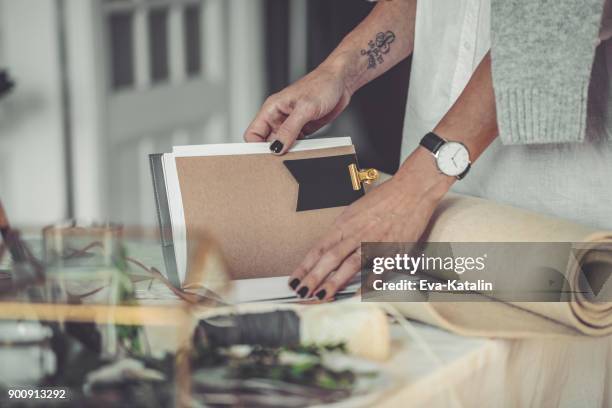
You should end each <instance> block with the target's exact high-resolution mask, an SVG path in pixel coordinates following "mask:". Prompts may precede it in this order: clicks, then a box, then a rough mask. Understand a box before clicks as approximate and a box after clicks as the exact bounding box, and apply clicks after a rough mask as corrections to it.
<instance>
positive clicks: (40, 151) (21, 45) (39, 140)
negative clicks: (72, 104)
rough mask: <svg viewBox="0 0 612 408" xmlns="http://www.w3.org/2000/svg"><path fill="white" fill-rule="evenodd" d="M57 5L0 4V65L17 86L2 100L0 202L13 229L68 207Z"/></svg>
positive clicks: (35, 1)
mask: <svg viewBox="0 0 612 408" xmlns="http://www.w3.org/2000/svg"><path fill="white" fill-rule="evenodd" d="M55 13H56V10H55V3H54V2H53V1H51V0H17V1H15V0H0V41H1V42H2V45H1V46H0V52H2V55H1V56H0V62H1V63H2V65H5V66H7V67H8V68H9V69H10V72H11V74H12V76H13V78H14V79H15V81H16V83H17V86H16V88H15V89H14V91H13V93H12V94H10V95H9V96H8V97H7V98H4V99H3V100H0V199H1V200H2V201H3V203H4V205H5V207H6V210H7V212H8V215H9V217H10V218H11V219H12V220H13V223H15V224H22V225H24V224H27V225H41V224H45V223H50V222H53V221H56V220H57V219H60V218H62V217H63V216H64V212H65V206H66V198H65V197H66V194H65V180H64V179H65V177H64V152H63V142H62V138H63V137H62V125H61V123H62V122H61V103H60V83H59V78H60V74H59V71H58V66H59V64H58V55H59V54H58V49H57V47H58V44H57V40H56V39H57V34H56V16H55Z"/></svg>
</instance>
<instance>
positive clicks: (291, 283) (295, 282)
mask: <svg viewBox="0 0 612 408" xmlns="http://www.w3.org/2000/svg"><path fill="white" fill-rule="evenodd" d="M299 284H300V280H299V279H298V278H295V279H293V280H292V281H291V282H289V286H290V287H291V289H293V290H295V288H297V287H298V285H299Z"/></svg>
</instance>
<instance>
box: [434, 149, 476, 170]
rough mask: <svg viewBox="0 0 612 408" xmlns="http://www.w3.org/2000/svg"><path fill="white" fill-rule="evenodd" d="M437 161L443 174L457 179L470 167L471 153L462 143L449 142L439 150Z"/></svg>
mask: <svg viewBox="0 0 612 408" xmlns="http://www.w3.org/2000/svg"><path fill="white" fill-rule="evenodd" d="M436 161H437V163H438V169H440V171H441V172H442V173H444V174H446V175H447V176H453V177H456V176H458V175H460V174H461V173H463V172H464V171H465V170H466V169H467V168H468V166H469V165H470V153H469V152H468V150H467V148H466V147H465V146H464V145H463V144H461V143H458V142H447V143H444V144H443V145H442V146H440V149H438V153H437V154H436Z"/></svg>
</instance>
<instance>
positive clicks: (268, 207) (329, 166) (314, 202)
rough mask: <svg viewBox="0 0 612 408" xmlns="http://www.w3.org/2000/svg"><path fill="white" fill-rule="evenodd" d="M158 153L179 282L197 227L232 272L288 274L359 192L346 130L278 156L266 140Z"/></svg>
mask: <svg viewBox="0 0 612 408" xmlns="http://www.w3.org/2000/svg"><path fill="white" fill-rule="evenodd" d="M158 156H160V157H161V166H162V168H163V176H164V177H163V179H164V182H163V184H164V185H163V188H164V189H165V191H164V192H163V193H165V196H166V199H167V208H168V212H169V220H170V224H171V235H172V237H171V238H172V244H173V249H174V256H175V259H176V269H177V272H178V278H179V281H180V283H183V282H184V281H185V279H186V273H187V271H188V270H189V267H190V265H189V264H188V259H190V258H189V254H188V251H189V249H188V248H189V245H188V244H187V243H188V242H190V240H191V239H195V238H196V237H197V236H199V235H200V234H202V233H206V234H208V235H210V236H212V237H213V238H214V239H215V240H216V242H217V243H218V244H219V246H220V248H221V251H222V254H223V255H224V258H225V261H226V263H227V266H228V269H229V272H230V275H231V278H232V279H244V278H264V277H277V276H287V275H289V274H290V273H291V272H292V271H293V270H294V269H295V268H296V267H297V266H298V264H299V262H300V261H301V260H302V259H303V257H304V256H305V254H306V252H307V251H308V250H309V249H310V248H311V247H312V246H313V245H314V244H315V243H316V242H317V240H318V239H320V237H321V236H322V235H323V234H324V233H325V232H326V230H327V229H328V228H329V226H330V225H331V224H332V223H333V222H334V220H335V219H336V217H337V216H338V215H339V214H340V213H341V212H342V210H343V208H344V207H345V206H346V205H348V204H350V203H351V202H353V201H354V200H356V199H358V198H359V197H361V196H362V195H363V194H364V190H363V188H359V189H357V190H355V189H354V188H353V186H352V183H351V182H352V181H351V176H350V172H349V169H348V166H349V164H355V165H357V158H356V155H355V149H354V146H353V145H352V143H351V139H350V138H348V137H343V138H326V139H313V140H304V141H299V142H297V143H296V144H295V146H294V147H293V148H292V150H291V151H290V152H289V153H287V154H286V155H284V156H274V155H272V154H271V153H270V151H269V145H268V143H249V144H247V143H235V144H221V145H199V146H178V147H175V148H174V149H173V152H172V153H166V154H163V155H158ZM154 183H155V174H154ZM158 184H159V183H158ZM157 188H158V189H159V188H160V187H159V185H158V186H157ZM156 195H157V200H158V208H160V207H163V206H162V205H160V204H161V203H159V201H160V194H157V192H156ZM162 200H163V194H162ZM161 220H162V215H161V211H160V222H161ZM162 235H163V231H162Z"/></svg>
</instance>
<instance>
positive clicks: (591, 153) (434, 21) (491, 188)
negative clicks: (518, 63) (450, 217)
mask: <svg viewBox="0 0 612 408" xmlns="http://www.w3.org/2000/svg"><path fill="white" fill-rule="evenodd" d="M608 5H609V4H608ZM490 14H491V8H490V0H427V1H418V2H417V13H416V26H415V44H414V54H413V59H412V70H411V74H410V84H409V91H408V101H407V105H406V115H405V120H404V133H403V140H402V155H401V157H402V161H403V160H404V159H405V158H406V157H407V156H408V154H410V152H412V151H413V150H414V149H415V148H416V147H417V146H418V144H419V141H420V139H421V138H422V137H423V136H424V135H425V134H426V133H427V132H430V131H431V130H432V129H434V127H435V126H436V125H437V123H438V122H439V121H440V119H442V117H443V116H444V114H445V113H446V112H447V111H448V110H449V108H450V107H451V106H452V104H453V103H454V102H455V101H456V100H457V98H458V96H459V95H460V94H461V91H463V89H464V88H465V86H466V84H467V83H468V81H469V79H470V77H471V75H472V73H473V72H474V70H475V69H476V67H477V66H478V64H479V63H480V61H481V60H482V58H483V57H484V55H485V54H486V53H487V51H488V50H489V48H490V18H491V16H490ZM605 14H606V13H604V19H603V21H604V24H605V23H606V21H607V20H606V17H605ZM611 21H612V20H611ZM601 39H602V40H604V39H606V35H605V27H604V28H602V37H601ZM598 53H599V54H600V57H602V58H598V60H596V65H597V64H600V66H604V71H606V70H607V72H612V40H608V41H606V42H604V43H603V44H602V45H601V46H600V48H599V49H598ZM605 65H607V67H605ZM610 83H611V86H610V89H609V90H604V91H605V92H612V81H610ZM593 93H596V92H593ZM608 108H610V107H608ZM432 160H433V159H432ZM611 174H612V143H610V142H609V141H608V138H607V137H606V135H601V134H599V135H598V134H597V132H590V133H589V132H588V131H587V140H586V141H585V142H583V143H567V144H544V145H512V146H504V145H502V144H501V141H500V139H499V138H497V139H496V140H495V141H494V142H493V143H492V144H491V145H490V146H489V148H488V149H487V150H486V151H485V152H484V153H483V154H482V155H481V157H480V158H479V159H478V161H477V162H476V163H474V165H473V166H472V169H471V170H470V173H469V174H468V175H467V176H466V178H465V179H463V180H460V181H458V182H456V183H455V185H454V186H453V190H454V191H456V192H459V193H464V194H470V195H474V196H478V197H483V198H487V199H491V200H495V201H498V202H502V203H507V204H510V205H514V206H517V207H522V208H526V209H530V210H532V211H537V212H541V213H547V214H550V215H554V216H558V217H562V218H567V219H571V220H574V221H577V222H581V223H584V224H588V225H592V226H595V227H599V228H606V229H612V185H610V182H609V180H610V175H611Z"/></svg>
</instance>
